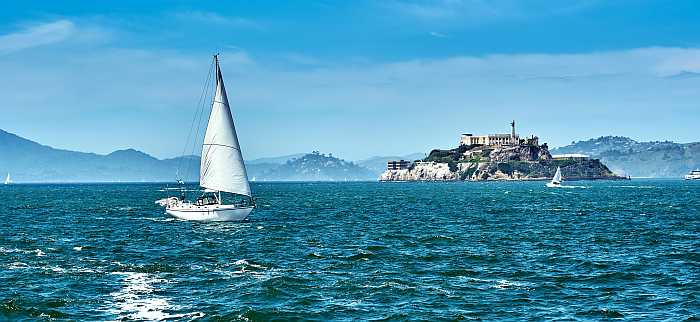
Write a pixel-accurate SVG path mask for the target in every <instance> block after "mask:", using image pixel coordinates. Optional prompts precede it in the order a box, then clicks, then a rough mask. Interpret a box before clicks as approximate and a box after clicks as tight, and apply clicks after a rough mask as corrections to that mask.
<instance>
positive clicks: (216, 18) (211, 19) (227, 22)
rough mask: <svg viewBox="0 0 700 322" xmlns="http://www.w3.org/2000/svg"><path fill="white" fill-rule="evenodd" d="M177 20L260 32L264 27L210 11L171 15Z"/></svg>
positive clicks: (256, 22)
mask: <svg viewBox="0 0 700 322" xmlns="http://www.w3.org/2000/svg"><path fill="white" fill-rule="evenodd" d="M172 15H173V16H174V17H175V18H177V19H182V20H189V21H196V22H199V23H205V24H215V25H221V26H227V27H234V28H242V29H255V30H262V29H264V28H265V25H264V24H262V23H261V22H259V21H257V20H253V19H248V18H243V17H235V16H226V15H222V14H219V13H216V12H211V11H181V12H175V13H173V14H172Z"/></svg>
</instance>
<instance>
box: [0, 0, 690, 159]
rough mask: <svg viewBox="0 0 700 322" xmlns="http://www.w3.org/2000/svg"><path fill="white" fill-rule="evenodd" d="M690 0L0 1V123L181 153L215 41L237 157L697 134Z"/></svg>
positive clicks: (94, 145) (23, 131)
mask: <svg viewBox="0 0 700 322" xmlns="http://www.w3.org/2000/svg"><path fill="white" fill-rule="evenodd" d="M699 21H700V3H698V2H697V1H651V0H648V1H644V0H640V1H595V0H589V1H515V0H512V1H506V0H493V1H480V0H436V1H398V0H388V1H362V0H358V1H315V2H314V1H290V2H282V1H269V2H267V1H254V2H253V1H120V2H106V1H71V2H65V3H64V2H61V1H41V2H33V1H22V2H19V1H17V2H9V3H8V2H4V3H3V4H1V5H0V71H2V72H1V73H0V97H2V101H0V111H1V113H0V128H2V129H4V130H7V131H10V132H13V133H16V134H18V135H21V136H24V137H27V138H30V139H33V140H36V141H38V142H41V143H43V144H48V145H51V146H55V147H59V148H66V149H73V150H80V151H90V152H97V153H109V152H111V151H113V150H115V149H121V148H128V147H133V148H136V149H139V150H142V151H145V152H147V153H150V154H152V155H155V156H157V157H161V158H164V157H173V156H177V155H179V154H181V153H182V150H183V146H184V144H185V141H186V137H187V132H188V130H189V126H190V123H191V120H192V117H193V115H194V114H195V112H196V110H197V100H198V98H199V95H200V92H201V88H202V85H203V80H204V77H205V76H206V73H207V69H208V67H209V63H210V55H211V54H212V53H214V52H220V53H221V57H222V66H223V72H224V78H225V80H226V82H227V89H228V90H229V99H230V100H231V105H232V109H233V112H234V118H235V120H236V122H237V128H238V132H239V138H240V140H241V143H242V144H243V147H244V155H245V157H246V158H257V157H265V156H274V155H282V154H290V153H297V152H305V151H311V150H321V151H322V152H332V153H334V154H335V155H340V156H342V157H345V158H348V159H362V158H366V157H369V156H373V155H392V154H393V155H396V154H408V153H413V152H426V151H428V150H429V149H431V148H447V147H451V146H454V145H456V143H457V140H458V136H459V134H460V133H462V132H472V133H493V132H507V131H508V123H509V121H510V120H511V119H516V120H517V122H518V124H519V132H520V134H521V135H530V134H536V135H539V136H540V137H541V140H542V141H544V142H548V143H549V144H550V146H561V145H565V144H568V143H570V142H571V141H573V140H581V139H588V138H591V137H597V136H601V135H609V134H612V135H625V136H630V137H632V138H635V139H639V140H667V139H668V140H674V141H679V142H690V141H699V140H700V135H698V131H697V128H698V124H700V22H699Z"/></svg>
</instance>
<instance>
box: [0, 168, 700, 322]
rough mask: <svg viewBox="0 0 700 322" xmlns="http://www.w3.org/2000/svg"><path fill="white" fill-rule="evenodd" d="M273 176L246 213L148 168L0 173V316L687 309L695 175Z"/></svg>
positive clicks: (697, 271)
mask: <svg viewBox="0 0 700 322" xmlns="http://www.w3.org/2000/svg"><path fill="white" fill-rule="evenodd" d="M575 184H577V185H582V186H585V188H577V189H554V190H553V189H546V188H544V187H543V185H544V183H542V182H507V183H506V182H501V183H384V184H381V183H271V184H255V185H254V187H253V189H254V191H255V193H256V194H257V196H258V197H259V198H260V202H259V204H261V205H262V207H261V208H260V209H258V210H257V211H256V212H254V213H253V215H252V217H251V219H250V221H247V222H243V223H210V224H200V223H192V222H183V221H178V220H174V219H171V218H168V217H166V215H164V214H163V212H162V210H161V209H159V208H158V207H157V206H156V205H155V204H154V203H153V201H154V200H156V199H158V198H161V197H163V196H164V194H165V192H163V191H159V190H160V189H162V188H163V187H164V186H163V185H158V184H133V185H132V184H114V185H97V184H95V185H14V186H9V187H0V200H2V202H3V206H2V207H0V220H2V225H0V320H7V319H30V320H31V319H37V318H42V317H43V318H46V319H49V318H56V319H67V320H120V319H146V320H157V319H173V320H183V319H184V320H188V319H194V320H199V319H201V320H270V319H281V320H285V319H313V320H355V319H360V320H370V319H371V320H385V319H386V320H458V319H487V320H491V319H513V320H522V319H531V320H541V319H562V320H598V319H606V318H622V319H629V320H640V319H645V320H652V319H654V320H669V321H679V320H697V319H698V318H700V309H699V307H700V304H699V302H698V296H699V295H698V294H699V293H698V292H699V291H700V282H699V281H700V254H698V251H699V249H700V247H699V246H700V239H699V237H700V207H699V203H698V197H699V196H700V193H699V192H700V182H683V181H650V180H647V181H631V182H577V183H575Z"/></svg>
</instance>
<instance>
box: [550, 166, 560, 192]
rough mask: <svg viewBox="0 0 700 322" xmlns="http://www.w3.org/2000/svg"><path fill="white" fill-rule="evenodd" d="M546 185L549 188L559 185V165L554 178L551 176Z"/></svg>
mask: <svg viewBox="0 0 700 322" xmlns="http://www.w3.org/2000/svg"><path fill="white" fill-rule="evenodd" d="M547 187H550V188H557V187H561V168H560V167H557V173H555V174H554V178H552V181H551V182H549V183H547Z"/></svg>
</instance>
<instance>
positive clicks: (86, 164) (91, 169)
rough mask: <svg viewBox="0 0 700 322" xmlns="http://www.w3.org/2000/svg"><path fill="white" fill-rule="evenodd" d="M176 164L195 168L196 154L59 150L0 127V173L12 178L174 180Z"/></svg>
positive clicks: (99, 180)
mask: <svg viewBox="0 0 700 322" xmlns="http://www.w3.org/2000/svg"><path fill="white" fill-rule="evenodd" d="M178 165H181V166H182V167H183V168H186V167H187V166H190V167H192V168H193V169H199V158H197V157H192V156H189V157H182V158H174V159H165V160H159V159H156V158H154V157H152V156H150V155H148V154H146V153H143V152H140V151H136V150H134V149H127V150H118V151H114V152H112V153H110V154H107V155H100V154H95V153H84V152H76V151H69V150H61V149H54V148H52V147H50V146H46V145H41V144H39V143H37V142H34V141H31V140H27V139H25V138H22V137H19V136H17V135H15V134H12V133H8V132H6V131H3V130H0V173H6V172H9V173H11V174H12V179H13V180H14V181H15V182H119V181H122V182H139V181H174V180H175V178H176V174H177V169H178ZM197 176H198V174H196V175H191V176H189V177H185V179H186V180H196V178H197Z"/></svg>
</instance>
